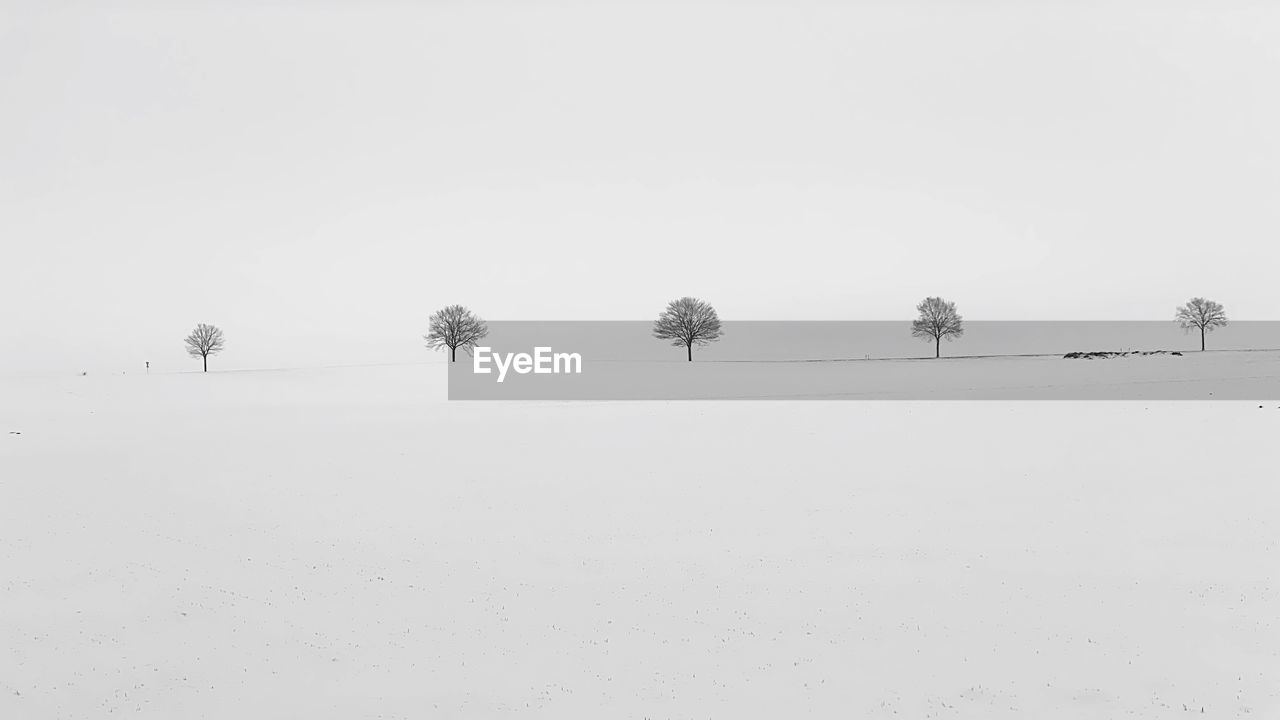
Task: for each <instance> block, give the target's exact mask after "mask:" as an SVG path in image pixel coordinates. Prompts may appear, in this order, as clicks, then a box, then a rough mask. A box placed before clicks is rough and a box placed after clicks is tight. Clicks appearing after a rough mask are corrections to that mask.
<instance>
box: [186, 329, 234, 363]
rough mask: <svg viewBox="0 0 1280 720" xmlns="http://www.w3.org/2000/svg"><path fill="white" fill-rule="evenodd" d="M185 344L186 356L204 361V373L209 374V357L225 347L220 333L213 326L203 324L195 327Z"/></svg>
mask: <svg viewBox="0 0 1280 720" xmlns="http://www.w3.org/2000/svg"><path fill="white" fill-rule="evenodd" d="M185 342H186V344H187V354H188V355H190V356H191V357H196V358H200V359H201V360H203V361H204V371H205V372H209V356H210V355H217V354H218V353H220V352H222V348H223V347H224V346H225V345H226V341H225V340H224V339H223V337H222V331H221V330H219V329H218V328H217V327H216V326H214V325H206V324H204V323H200V324H199V325H196V329H195V330H192V331H191V334H190V335H188V336H187V339H186V341H185Z"/></svg>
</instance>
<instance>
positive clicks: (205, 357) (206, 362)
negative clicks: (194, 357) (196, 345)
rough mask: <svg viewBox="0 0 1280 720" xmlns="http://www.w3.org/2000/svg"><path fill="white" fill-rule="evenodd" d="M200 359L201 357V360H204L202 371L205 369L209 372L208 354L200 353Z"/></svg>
mask: <svg viewBox="0 0 1280 720" xmlns="http://www.w3.org/2000/svg"><path fill="white" fill-rule="evenodd" d="M200 359H201V360H204V371H205V372H209V356H208V355H201V356H200Z"/></svg>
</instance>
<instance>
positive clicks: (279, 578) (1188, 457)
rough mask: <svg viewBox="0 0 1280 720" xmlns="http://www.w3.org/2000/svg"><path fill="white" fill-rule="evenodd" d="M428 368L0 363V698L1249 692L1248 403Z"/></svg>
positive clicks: (730, 703) (58, 706) (794, 711)
mask: <svg viewBox="0 0 1280 720" xmlns="http://www.w3.org/2000/svg"><path fill="white" fill-rule="evenodd" d="M444 384H445V373H444V368H443V367H442V366H441V365H438V364H437V365H422V366H403V367H376V368H347V369H328V370H292V371H275V372H266V371H264V372H226V373H210V374H209V375H201V374H182V375H153V376H150V377H146V376H135V375H130V376H94V375H91V376H88V377H71V378H54V379H40V380H14V379H10V380H0V648H2V649H0V718H21V719H26V718H101V717H107V716H108V715H110V714H112V713H117V714H127V715H129V716H141V717H152V718H165V719H166V720H167V719H171V718H248V717H252V718H258V717H262V718H294V717H296V718H308V719H313V718H335V719H336V718H341V719H344V720H345V719H348V718H492V717H503V716H519V717H542V718H557V719H559V718H635V719H637V720H639V719H641V718H652V719H654V720H658V719H668V718H670V719H677V718H680V719H683V718H690V719H699V720H702V719H705V718H786V717H814V718H835V717H841V718H862V717H872V718H874V717H900V718H925V717H939V718H950V717H965V718H1014V717H1016V718H1025V717H1036V718H1071V719H1072V720H1075V719H1078V718H1118V717H1160V718H1163V717H1190V716H1195V717H1201V718H1203V717H1209V718H1228V717H1251V718H1269V717H1276V716H1277V715H1278V714H1280V584H1278V581H1280V578H1278V575H1280V570H1277V568H1280V549H1278V548H1277V542H1278V541H1280V488H1278V486H1277V483H1276V478H1277V476H1278V474H1277V470H1276V463H1277V458H1276V455H1275V452H1274V450H1273V449H1272V448H1274V446H1275V438H1276V437H1280V407H1278V406H1280V402H1276V401H1268V402H1181V403H1160V402H1148V403H1143V402H1130V403H1108V402H1094V403H1064V402H1057V403H1055V402H951V403H906V402H875V403H871V402H724V403H692V402H670V403H668V402H651V403H527V404H519V403H446V402H444V401H443V398H444V395H445V391H444ZM1259 405H1262V407H1259ZM11 433H21V434H11ZM1202 708H1203V713H1202V712H1201V710H1202Z"/></svg>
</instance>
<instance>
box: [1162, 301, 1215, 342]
mask: <svg viewBox="0 0 1280 720" xmlns="http://www.w3.org/2000/svg"><path fill="white" fill-rule="evenodd" d="M1174 319H1175V320H1177V321H1178V325H1179V326H1181V327H1182V329H1183V330H1185V331H1188V332H1190V331H1191V330H1199V331H1200V349H1201V350H1204V335H1205V333H1207V332H1213V330H1214V328H1220V327H1223V326H1224V325H1226V324H1227V312H1226V310H1224V309H1223V307H1222V306H1221V305H1219V304H1218V303H1216V302H1214V301H1212V300H1205V299H1204V298H1191V299H1190V300H1188V301H1187V304H1186V305H1183V306H1182V307H1180V308H1178V312H1177V314H1176V315H1174Z"/></svg>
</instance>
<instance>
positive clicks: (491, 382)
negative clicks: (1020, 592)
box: [449, 321, 1280, 401]
mask: <svg viewBox="0 0 1280 720" xmlns="http://www.w3.org/2000/svg"><path fill="white" fill-rule="evenodd" d="M652 327H653V326H652V323H649V322H640V321H619V322H587V321H578V322H575V321H551V322H541V321H497V322H490V323H489V335H488V337H486V338H485V340H484V341H483V342H482V343H480V347H479V348H477V349H476V351H475V352H474V353H472V354H467V353H465V352H462V351H461V350H459V352H458V359H457V362H455V363H451V364H450V365H449V399H450V400H588V401H593V400H594V401H598V400H1259V401H1268V400H1277V399H1280V322H1249V321H1245V322H1233V323H1231V324H1230V325H1228V326H1226V327H1222V328H1218V329H1217V330H1216V331H1214V332H1210V333H1208V334H1207V335H1206V347H1207V350H1206V351H1204V352H1201V351H1200V334H1199V332H1198V331H1194V330H1193V331H1191V332H1184V331H1183V330H1182V329H1181V328H1179V327H1178V325H1177V324H1176V323H1174V322H1159V321H1137V322H1061V321H1050V322H1033V321H1017V322H1002V321H987V322H978V321H975V322H967V323H965V326H964V335H963V336H962V337H959V338H956V339H954V340H953V341H946V340H944V341H942V342H941V343H940V347H939V348H938V350H940V354H941V357H938V358H935V357H934V353H935V344H934V342H933V341H932V340H929V341H922V340H919V339H917V338H913V337H912V336H911V324H910V322H902V321H850V322H807V321H806V322H766V321H740V322H725V323H724V325H723V331H724V332H723V336H722V337H721V338H720V339H719V340H718V341H716V342H713V343H710V344H707V345H705V346H698V345H695V346H694V347H693V360H692V361H691V362H690V361H688V360H687V351H686V349H685V347H683V346H680V347H675V346H672V344H671V341H664V340H658V339H656V338H654V337H653V334H652ZM1080 353H1086V354H1085V355H1083V356H1076V355H1077V354H1080ZM1068 355H1071V357H1067V356H1068Z"/></svg>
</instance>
